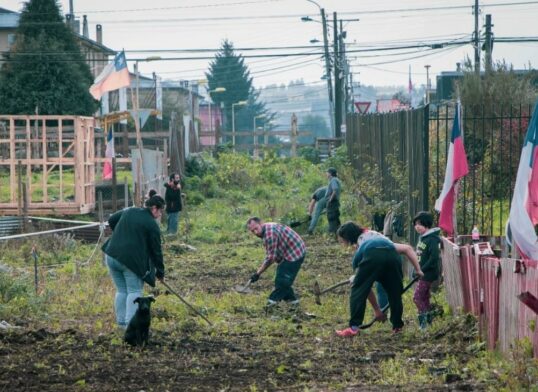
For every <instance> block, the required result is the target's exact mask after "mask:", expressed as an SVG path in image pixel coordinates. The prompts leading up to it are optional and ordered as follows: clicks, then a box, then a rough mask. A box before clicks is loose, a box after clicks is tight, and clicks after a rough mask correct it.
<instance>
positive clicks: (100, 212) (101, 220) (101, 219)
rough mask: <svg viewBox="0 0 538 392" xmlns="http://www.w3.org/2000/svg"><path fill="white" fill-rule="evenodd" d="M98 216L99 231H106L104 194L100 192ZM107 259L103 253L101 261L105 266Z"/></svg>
mask: <svg viewBox="0 0 538 392" xmlns="http://www.w3.org/2000/svg"><path fill="white" fill-rule="evenodd" d="M97 214H98V215H99V223H100V225H99V230H104V224H105V213H104V211H103V193H102V192H101V191H99V195H98V196H97ZM105 257H106V256H105V254H104V253H103V258H102V259H101V262H102V263H103V265H106V262H105Z"/></svg>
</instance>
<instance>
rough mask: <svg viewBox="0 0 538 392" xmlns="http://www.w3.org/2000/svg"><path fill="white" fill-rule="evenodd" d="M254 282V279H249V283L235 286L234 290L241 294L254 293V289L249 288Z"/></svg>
mask: <svg viewBox="0 0 538 392" xmlns="http://www.w3.org/2000/svg"><path fill="white" fill-rule="evenodd" d="M251 283H252V280H250V279H249V280H248V282H247V284H246V285H244V286H242V285H240V284H238V285H235V286H234V290H235V291H237V292H238V293H240V294H249V293H252V289H251V288H249V286H250V284H251Z"/></svg>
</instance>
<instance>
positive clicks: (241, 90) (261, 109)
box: [206, 40, 274, 143]
mask: <svg viewBox="0 0 538 392" xmlns="http://www.w3.org/2000/svg"><path fill="white" fill-rule="evenodd" d="M206 78H207V81H208V86H209V89H210V90H214V89H216V88H218V87H224V88H225V89H226V91H225V92H222V93H214V94H211V99H212V100H213V102H215V104H216V105H221V104H222V107H223V110H224V116H225V124H224V129H226V130H228V131H231V130H232V105H233V104H234V103H238V102H241V101H246V102H247V104H246V105H244V106H239V105H236V106H235V107H234V113H235V116H234V117H235V130H236V131H240V130H242V131H246V130H252V128H253V126H254V116H264V121H269V120H270V119H272V118H273V117H274V115H273V114H270V113H269V112H268V111H267V109H266V108H265V104H264V103H263V102H258V97H259V92H258V91H256V90H255V89H254V87H253V86H252V77H251V76H250V71H249V70H248V67H247V66H246V65H245V60H244V59H243V56H241V55H238V54H236V53H235V51H234V47H233V44H232V43H231V42H230V41H228V40H225V41H224V42H223V43H222V48H221V49H220V51H219V52H218V53H217V54H216V55H215V59H214V60H213V61H212V62H211V63H210V64H209V70H208V71H207V72H206ZM261 123H262V122H261V120H260V124H261ZM249 139H250V141H246V139H245V138H241V139H240V140H245V142H247V143H251V142H252V137H250V138H249ZM236 142H238V143H239V141H237V140H236Z"/></svg>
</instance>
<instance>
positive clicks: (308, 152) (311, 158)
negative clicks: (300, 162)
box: [299, 147, 321, 164]
mask: <svg viewBox="0 0 538 392" xmlns="http://www.w3.org/2000/svg"><path fill="white" fill-rule="evenodd" d="M299 156H300V157H302V158H304V159H306V160H307V161H308V162H311V163H313V164H318V163H320V162H321V161H320V159H319V151H318V150H316V149H315V148H314V147H301V148H300V149H299Z"/></svg>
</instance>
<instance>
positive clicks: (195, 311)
mask: <svg viewBox="0 0 538 392" xmlns="http://www.w3.org/2000/svg"><path fill="white" fill-rule="evenodd" d="M161 283H162V284H163V285H164V287H166V288H167V289H168V291H170V292H171V293H172V294H174V295H175V296H176V297H178V298H179V300H180V301H181V302H183V303H184V304H185V305H187V307H188V308H189V309H190V310H192V311H193V312H194V313H196V314H197V315H198V316H200V317H201V318H203V319H204V320H205V321H206V322H207V323H208V324H209V325H211V326H212V325H213V324H211V321H209V320H208V319H207V318H206V317H205V316H204V315H203V314H202V313H200V312H199V311H198V310H196V308H195V307H194V306H192V305H191V304H190V303H188V302H187V301H185V299H183V297H182V296H181V295H179V294H178V293H176V292H175V291H174V289H172V287H170V285H169V284H168V283H166V282H165V281H164V280H162V281H161Z"/></svg>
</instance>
